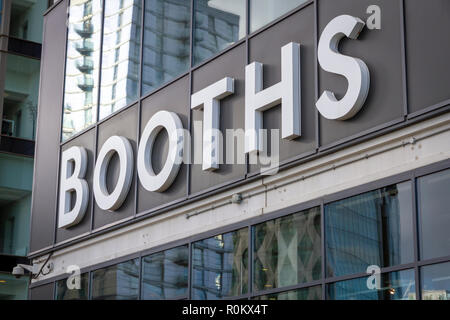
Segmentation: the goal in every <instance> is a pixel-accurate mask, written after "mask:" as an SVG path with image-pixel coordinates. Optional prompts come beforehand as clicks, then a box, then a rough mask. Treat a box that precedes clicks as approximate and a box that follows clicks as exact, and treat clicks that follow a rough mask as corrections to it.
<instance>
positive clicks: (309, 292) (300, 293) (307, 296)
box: [253, 286, 322, 300]
mask: <svg viewBox="0 0 450 320" xmlns="http://www.w3.org/2000/svg"><path fill="white" fill-rule="evenodd" d="M253 300H322V286H316V287H311V288H302V289H298V290H292V291H287V292H281V293H274V294H269V295H265V296H259V297H256V298H254V299H253Z"/></svg>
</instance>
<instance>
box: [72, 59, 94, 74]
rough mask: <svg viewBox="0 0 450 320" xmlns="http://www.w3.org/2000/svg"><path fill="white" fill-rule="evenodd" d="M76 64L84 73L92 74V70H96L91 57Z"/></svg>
mask: <svg viewBox="0 0 450 320" xmlns="http://www.w3.org/2000/svg"><path fill="white" fill-rule="evenodd" d="M76 65H77V69H78V70H80V71H81V72H82V73H86V74H91V73H92V70H94V62H93V61H92V59H89V58H84V59H83V60H79V61H77V62H76Z"/></svg>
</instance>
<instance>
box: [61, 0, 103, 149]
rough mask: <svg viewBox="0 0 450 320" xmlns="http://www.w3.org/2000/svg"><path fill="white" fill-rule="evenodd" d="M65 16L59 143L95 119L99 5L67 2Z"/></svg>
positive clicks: (97, 0)
mask: <svg viewBox="0 0 450 320" xmlns="http://www.w3.org/2000/svg"><path fill="white" fill-rule="evenodd" d="M69 15H70V17H69V33H68V41H67V60H66V80H65V91H64V120H63V140H65V139H68V138H70V137H71V136H73V135H74V134H76V133H77V132H79V131H81V130H83V129H85V128H86V127H88V126H90V125H91V124H93V123H94V122H96V120H97V96H98V70H99V61H100V60H99V58H100V38H101V26H102V2H101V0H86V1H71V5H70V9H69Z"/></svg>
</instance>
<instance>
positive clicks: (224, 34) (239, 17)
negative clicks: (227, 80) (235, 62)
mask: <svg viewBox="0 0 450 320" xmlns="http://www.w3.org/2000/svg"><path fill="white" fill-rule="evenodd" d="M245 1H246V0H195V21H194V64H198V63H200V62H202V61H204V60H206V59H208V58H210V57H212V56H213V55H215V54H216V53H218V52H219V51H221V50H223V49H225V48H226V47H228V46H230V45H231V44H233V43H235V42H236V41H238V40H239V39H242V38H243V37H245V26H246V18H245Z"/></svg>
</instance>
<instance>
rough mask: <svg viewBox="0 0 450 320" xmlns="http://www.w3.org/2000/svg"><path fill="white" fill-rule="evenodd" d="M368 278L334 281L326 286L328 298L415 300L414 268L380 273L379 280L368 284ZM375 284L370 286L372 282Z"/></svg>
mask: <svg viewBox="0 0 450 320" xmlns="http://www.w3.org/2000/svg"><path fill="white" fill-rule="evenodd" d="M367 280H368V278H367V277H365V278H358V279H352V280H347V281H341V282H336V283H333V284H330V285H328V286H327V298H328V299H330V300H415V299H416V286H415V277H414V270H413V269H411V270H405V271H398V272H392V273H387V274H381V275H380V282H379V283H376V282H372V281H370V282H371V283H370V284H371V285H368V283H367V282H368V281H367ZM373 283H374V284H376V285H375V286H372V284H373Z"/></svg>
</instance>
